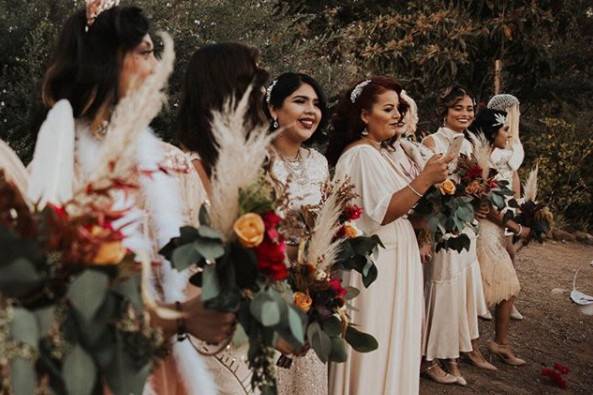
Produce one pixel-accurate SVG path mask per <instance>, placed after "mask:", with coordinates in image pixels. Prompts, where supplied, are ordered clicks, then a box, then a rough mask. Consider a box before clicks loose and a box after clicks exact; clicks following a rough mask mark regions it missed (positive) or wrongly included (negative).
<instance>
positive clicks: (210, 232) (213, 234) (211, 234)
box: [198, 225, 222, 241]
mask: <svg viewBox="0 0 593 395" xmlns="http://www.w3.org/2000/svg"><path fill="white" fill-rule="evenodd" d="M198 233H199V235H200V236H201V237H204V238H207V239H215V240H221V241H222V235H221V234H220V232H219V231H217V230H216V229H213V228H211V227H209V226H205V225H202V226H200V227H199V228H198Z"/></svg>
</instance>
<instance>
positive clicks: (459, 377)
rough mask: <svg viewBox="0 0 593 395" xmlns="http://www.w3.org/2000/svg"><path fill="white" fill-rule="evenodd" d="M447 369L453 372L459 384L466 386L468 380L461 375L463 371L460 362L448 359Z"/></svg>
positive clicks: (452, 374) (450, 372)
mask: <svg viewBox="0 0 593 395" xmlns="http://www.w3.org/2000/svg"><path fill="white" fill-rule="evenodd" d="M447 370H448V371H449V374H451V376H453V377H455V378H456V379H457V382H456V384H459V385H461V386H463V387H465V386H466V385H467V381H466V380H465V378H464V377H463V376H462V375H461V371H460V370H459V364H458V363H457V361H452V360H448V361H447Z"/></svg>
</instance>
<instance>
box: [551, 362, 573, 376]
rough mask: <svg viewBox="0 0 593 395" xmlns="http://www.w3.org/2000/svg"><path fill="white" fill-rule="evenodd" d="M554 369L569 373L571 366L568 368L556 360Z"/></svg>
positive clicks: (561, 372)
mask: <svg viewBox="0 0 593 395" xmlns="http://www.w3.org/2000/svg"><path fill="white" fill-rule="evenodd" d="M554 369H555V370H557V371H558V372H560V374H567V373H569V372H570V369H569V368H567V367H566V366H564V365H561V364H559V363H558V362H556V363H555V364H554Z"/></svg>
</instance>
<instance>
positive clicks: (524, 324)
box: [420, 241, 593, 395]
mask: <svg viewBox="0 0 593 395" xmlns="http://www.w3.org/2000/svg"><path fill="white" fill-rule="evenodd" d="M592 261H593V247H589V246H583V245H581V244H576V243H567V244H564V243H559V242H554V241H549V242H547V243H546V244H544V245H540V244H537V243H532V244H531V245H529V246H528V247H526V248H524V249H523V250H522V251H520V252H519V255H518V259H517V270H518V273H519V279H520V281H521V286H522V292H521V295H520V296H519V300H518V302H517V306H518V308H519V310H520V311H521V313H522V314H523V315H524V316H525V319H524V320H523V321H513V322H512V323H511V339H512V343H513V346H514V348H515V350H516V351H517V353H518V355H519V356H521V357H522V358H524V359H525V360H527V361H528V365H527V366H524V367H520V368H514V367H511V366H508V365H504V364H503V363H502V362H500V361H498V360H492V362H493V363H494V364H495V365H496V366H497V367H498V369H499V370H498V371H497V372H488V371H483V370H481V369H478V368H475V367H473V366H470V365H468V364H465V363H464V364H462V365H461V369H462V372H463V374H464V377H465V378H466V380H467V381H468V386H467V387H465V388H464V387H460V386H458V385H454V386H451V385H441V384H437V383H434V382H432V381H430V380H427V379H425V378H423V379H421V381H420V387H421V389H420V393H421V394H422V395H429V394H593V316H585V315H582V314H581V313H580V312H579V311H578V310H577V308H576V307H575V305H574V304H573V303H572V302H570V300H569V299H568V293H569V292H570V290H571V289H572V278H573V275H574V272H575V270H576V269H578V268H581V273H580V274H579V280H578V282H577V288H578V289H579V290H581V291H582V292H585V293H587V294H590V295H593V266H591V265H590V263H591V262H592ZM554 288H563V289H566V292H564V293H563V294H553V293H552V292H551V291H552V289H554ZM480 335H481V344H482V352H483V353H484V354H485V355H486V358H489V356H488V354H487V350H486V347H485V343H486V340H487V339H490V338H492V336H493V324H492V322H488V321H482V320H481V322H480ZM555 362H559V363H561V364H563V365H565V366H567V367H569V368H570V369H571V372H570V373H569V374H568V376H567V379H568V389H567V390H561V389H559V388H557V387H555V386H554V385H552V384H550V382H549V381H548V379H547V378H542V377H541V369H542V367H544V366H552V365H553V364H554V363H555Z"/></svg>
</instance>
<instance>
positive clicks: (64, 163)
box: [27, 100, 74, 206]
mask: <svg viewBox="0 0 593 395" xmlns="http://www.w3.org/2000/svg"><path fill="white" fill-rule="evenodd" d="M30 166H31V176H30V178H29V185H28V188H27V197H28V198H29V200H30V201H32V202H39V203H40V205H41V206H44V205H45V204H46V203H48V202H51V203H63V202H66V201H68V200H70V199H71V198H72V195H73V185H72V182H73V180H74V116H73V115H72V106H71V105H70V103H69V102H68V101H67V100H60V101H58V102H57V103H56V104H55V105H54V106H53V108H52V109H51V110H50V111H49V112H48V114H47V118H46V119H45V122H43V125H41V129H40V130H39V134H38V136H37V144H35V152H34V154H33V161H32V162H31V165H30Z"/></svg>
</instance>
